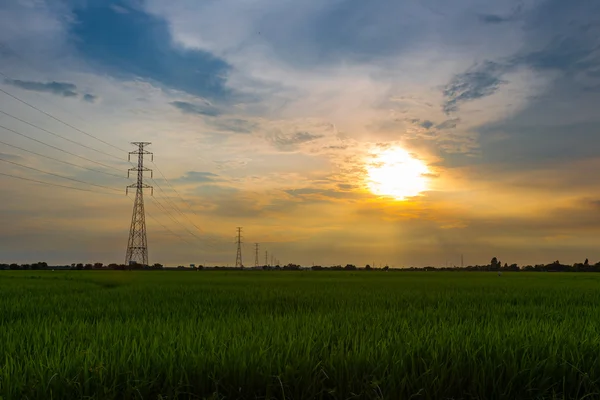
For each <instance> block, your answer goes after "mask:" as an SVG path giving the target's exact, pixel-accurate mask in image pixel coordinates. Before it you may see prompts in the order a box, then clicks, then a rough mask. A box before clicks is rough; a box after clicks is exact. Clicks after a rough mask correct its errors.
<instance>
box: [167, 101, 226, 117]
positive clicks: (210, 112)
mask: <svg viewBox="0 0 600 400" xmlns="http://www.w3.org/2000/svg"><path fill="white" fill-rule="evenodd" d="M171 105H172V106H173V107H175V108H177V109H178V110H180V111H181V112H183V113H185V114H198V115H205V116H208V117H216V116H217V115H220V114H221V113H220V112H219V110H218V109H217V108H216V107H214V106H213V105H212V104H210V103H209V102H204V103H203V104H197V103H189V102H187V101H173V102H171Z"/></svg>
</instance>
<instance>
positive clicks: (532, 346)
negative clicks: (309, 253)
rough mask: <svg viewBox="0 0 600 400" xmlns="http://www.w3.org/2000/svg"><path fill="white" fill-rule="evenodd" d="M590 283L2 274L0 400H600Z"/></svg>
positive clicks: (531, 278)
mask: <svg viewBox="0 0 600 400" xmlns="http://www.w3.org/2000/svg"><path fill="white" fill-rule="evenodd" d="M599 289H600V274H598V275H596V274H583V273H579V274H542V273H521V272H519V273H506V274H504V276H503V277H502V278H501V279H499V278H498V277H497V276H496V274H494V273H475V272H470V273H441V272H440V273H424V272H410V273H408V272H407V273H387V274H384V273H380V272H364V271H357V272H313V271H302V272H266V271H265V272H262V271H260V272H231V271H228V272H224V271H203V272H187V271H186V272H164V271H156V272H128V271H68V272H58V271H57V272H51V271H43V272H42V271H39V272H35V271H29V272H28V271H5V272H2V273H1V274H0V316H1V326H0V396H1V398H2V400H6V399H23V398H28V399H67V398H68V399H71V398H73V399H75V398H92V399H123V398H127V399H129V398H143V399H174V398H180V399H188V398H189V399H238V398H239V399H284V398H285V399H288V400H292V399H349V398H357V399H358V398H361V399H409V398H412V399H533V398H535V399H579V398H584V397H586V396H587V397H586V398H597V397H600V361H599V358H598V354H599V352H600V307H598V305H599V304H600V290H599Z"/></svg>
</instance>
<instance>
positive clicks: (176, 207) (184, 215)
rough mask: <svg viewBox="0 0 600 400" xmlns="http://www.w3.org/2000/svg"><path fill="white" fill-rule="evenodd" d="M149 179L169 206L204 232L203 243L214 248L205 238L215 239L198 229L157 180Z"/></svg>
mask: <svg viewBox="0 0 600 400" xmlns="http://www.w3.org/2000/svg"><path fill="white" fill-rule="evenodd" d="M154 165H156V164H154ZM151 180H152V183H154V184H155V185H156V187H158V190H159V191H160V192H161V193H162V197H163V199H164V200H165V202H167V203H168V204H170V205H171V208H173V209H174V210H176V211H177V212H179V214H181V216H182V217H183V218H185V219H186V220H187V222H189V223H190V224H191V225H193V226H194V227H195V228H196V229H198V231H200V232H201V233H203V234H204V236H205V237H204V238H203V239H204V240H205V243H204V244H205V245H207V246H209V247H212V248H214V246H212V245H210V244H209V243H207V242H206V241H207V240H212V241H213V242H215V240H214V239H211V238H210V237H208V235H207V234H205V233H204V232H203V230H202V229H200V228H199V227H198V226H197V225H196V224H195V223H194V222H193V221H192V220H191V219H190V218H189V217H188V216H187V215H186V214H185V213H184V212H183V211H181V209H180V208H179V207H178V206H177V204H176V203H175V202H173V200H171V199H170V197H169V196H168V195H167V194H166V193H165V191H164V190H163V188H162V187H161V186H160V185H159V184H158V182H156V180H154V179H151ZM186 230H187V229H186ZM188 232H189V231H188ZM194 236H195V237H196V238H198V239H200V238H199V237H198V236H196V235H194Z"/></svg>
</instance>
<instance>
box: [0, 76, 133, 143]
mask: <svg viewBox="0 0 600 400" xmlns="http://www.w3.org/2000/svg"><path fill="white" fill-rule="evenodd" d="M4 76H5V77H6V75H4ZM0 92H2V93H4V94H6V95H8V96H10V97H12V98H13V99H15V100H17V101H19V102H21V103H23V104H25V105H27V106H29V107H31V108H33V109H34V110H36V111H39V112H41V113H42V114H44V115H47V116H48V117H50V118H52V119H53V120H55V121H58V122H60V123H61V124H63V125H65V126H68V127H69V128H71V129H74V130H76V131H77V132H80V133H83V134H84V135H86V136H89V137H91V138H93V139H96V140H97V141H99V142H101V143H104V144H106V145H107V146H110V147H113V148H115V149H117V150H119V151H124V152H127V150H124V149H121V148H119V147H117V146H114V145H112V144H110V143H108V142H106V141H104V140H102V139H99V138H97V137H96V136H94V135H92V134H90V133H87V132H85V131H83V130H81V129H79V128H77V127H75V126H73V125H71V124H69V123H67V122H65V121H63V120H61V119H60V118H56V117H55V116H53V115H52V114H49V113H47V112H45V111H43V110H41V109H39V108H37V107H36V106H34V105H31V104H29V103H28V102H26V101H25V100H21V99H20V98H18V97H17V96H15V95H14V94H11V93H9V92H7V91H6V90H4V89H2V88H0Z"/></svg>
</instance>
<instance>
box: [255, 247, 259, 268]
mask: <svg viewBox="0 0 600 400" xmlns="http://www.w3.org/2000/svg"><path fill="white" fill-rule="evenodd" d="M254 250H255V254H254V266H255V267H258V243H254Z"/></svg>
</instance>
